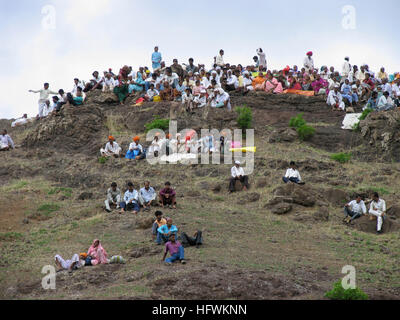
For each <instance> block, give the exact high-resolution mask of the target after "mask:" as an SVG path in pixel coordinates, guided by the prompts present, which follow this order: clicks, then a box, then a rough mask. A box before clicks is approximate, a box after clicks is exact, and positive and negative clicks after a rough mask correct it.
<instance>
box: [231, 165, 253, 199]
mask: <svg viewBox="0 0 400 320" xmlns="http://www.w3.org/2000/svg"><path fill="white" fill-rule="evenodd" d="M237 180H239V181H240V182H241V183H242V186H243V190H244V191H247V189H248V188H249V178H248V176H246V175H245V174H244V170H243V168H242V167H241V166H240V161H235V166H234V167H232V169H231V179H230V183H229V193H232V192H235V191H236V190H235V184H236V181H237Z"/></svg>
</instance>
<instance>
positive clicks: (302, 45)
mask: <svg viewBox="0 0 400 320" xmlns="http://www.w3.org/2000/svg"><path fill="white" fill-rule="evenodd" d="M346 6H347V7H349V6H350V7H351V8H352V9H351V10H350V11H346V10H344V11H343V9H346ZM399 11H400V1H398V0H386V1H384V2H380V1H376V0H373V1H371V0H353V1H350V0H346V1H342V0H330V1H320V0H308V1H306V2H304V1H303V2H302V1H298V0H286V1H269V0H253V1H242V0H240V1H234V0H230V1H227V0H218V1H215V0H202V1H187V0H169V1H164V0H158V1H155V0H146V1H137V0H129V1H128V0H45V1H42V0H15V1H8V0H0V39H1V40H2V41H1V43H2V45H1V46H0V67H1V70H2V72H1V73H0V88H1V89H0V90H1V92H0V118H7V119H11V118H18V117H21V116H22V115H23V114H24V113H27V114H28V116H30V117H31V116H36V115H37V113H38V105H37V101H38V99H39V95H38V94H34V93H29V92H28V90H30V89H32V90H39V89H41V88H42V87H43V84H44V83H45V82H49V83H50V89H52V90H54V91H58V89H60V88H63V89H64V90H65V91H66V92H69V91H71V89H72V87H73V79H74V78H76V77H77V78H79V79H83V80H85V81H87V80H90V79H91V74H92V72H93V71H95V70H97V71H99V72H102V71H104V70H107V69H108V68H112V69H113V70H114V72H118V70H119V69H120V68H121V67H122V66H123V65H125V64H127V65H129V66H132V67H133V68H134V70H137V69H138V67H139V66H148V67H151V54H152V52H153V49H154V46H156V45H157V46H159V47H160V52H161V53H162V56H163V60H164V61H165V62H166V64H167V65H170V64H172V60H173V59H174V58H177V59H178V60H179V63H183V62H184V63H187V60H188V58H189V57H193V58H194V59H195V64H196V63H203V64H205V65H206V67H210V66H211V64H212V62H213V57H214V56H216V55H217V54H218V52H219V50H220V49H224V51H225V58H224V60H225V62H226V63H231V64H238V63H241V64H242V65H250V64H253V60H252V57H253V56H254V55H256V52H255V51H256V49H257V48H260V47H261V48H263V50H264V52H266V54H267V62H268V68H269V69H277V70H279V69H282V68H284V67H285V66H286V65H290V66H293V65H298V66H301V65H302V62H303V60H304V58H305V54H306V52H307V51H310V50H311V51H313V52H314V61H315V65H316V66H317V67H320V66H322V65H327V66H328V67H330V66H334V67H335V68H336V69H339V70H341V66H342V64H343V61H344V57H345V56H349V57H350V63H352V64H356V65H360V64H363V63H367V64H369V66H370V69H371V70H373V71H379V69H380V68H381V67H382V66H383V67H385V68H386V70H387V71H388V72H389V73H393V72H395V71H400V41H399V32H398V31H399V29H398V24H395V21H398V19H399Z"/></svg>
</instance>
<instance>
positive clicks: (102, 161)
mask: <svg viewBox="0 0 400 320" xmlns="http://www.w3.org/2000/svg"><path fill="white" fill-rule="evenodd" d="M107 160H108V158H107V157H100V158H99V163H100V164H105V163H106V162H107Z"/></svg>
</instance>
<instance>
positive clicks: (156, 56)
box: [151, 52, 162, 68]
mask: <svg viewBox="0 0 400 320" xmlns="http://www.w3.org/2000/svg"><path fill="white" fill-rule="evenodd" d="M161 58H162V57H161V53H160V52H153V54H152V55H151V62H152V63H153V68H154V67H156V68H158V67H160V66H161Z"/></svg>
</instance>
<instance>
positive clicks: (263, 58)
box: [257, 48, 267, 71]
mask: <svg viewBox="0 0 400 320" xmlns="http://www.w3.org/2000/svg"><path fill="white" fill-rule="evenodd" d="M257 54H258V56H259V57H260V58H259V60H258V61H259V65H258V67H259V71H262V70H263V69H264V68H265V69H267V58H266V56H265V53H264V52H263V50H262V49H261V48H259V49H257Z"/></svg>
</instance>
